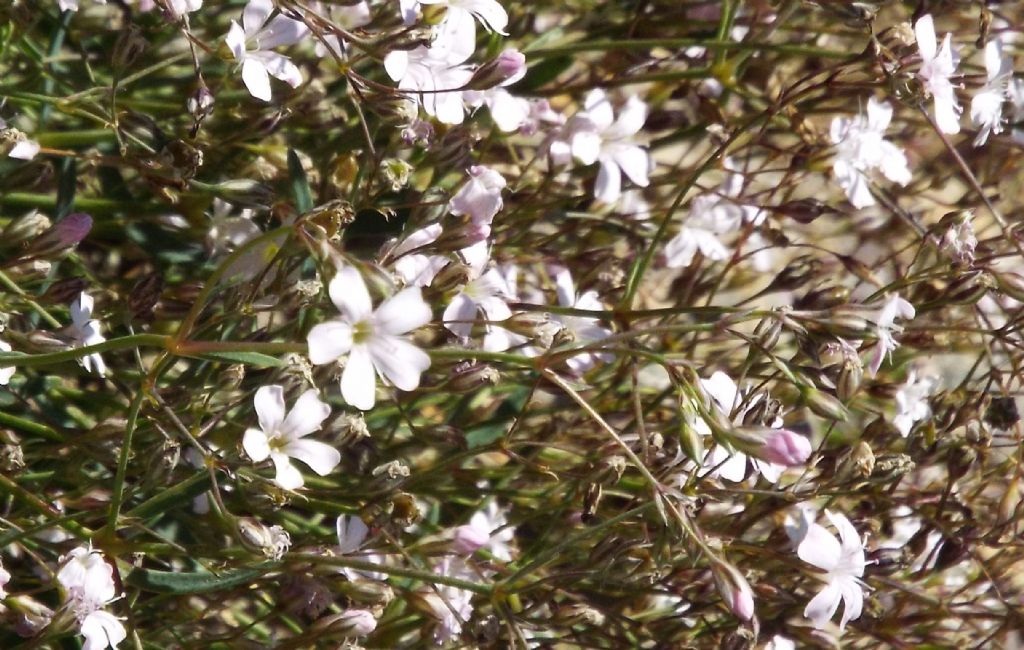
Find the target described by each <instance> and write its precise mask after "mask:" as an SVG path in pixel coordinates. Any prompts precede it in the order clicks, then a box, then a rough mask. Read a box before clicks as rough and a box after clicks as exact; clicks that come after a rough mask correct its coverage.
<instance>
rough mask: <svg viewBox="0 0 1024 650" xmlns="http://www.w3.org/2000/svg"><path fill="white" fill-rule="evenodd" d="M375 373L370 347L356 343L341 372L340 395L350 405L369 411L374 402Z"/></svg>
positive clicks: (375, 388)
mask: <svg viewBox="0 0 1024 650" xmlns="http://www.w3.org/2000/svg"><path fill="white" fill-rule="evenodd" d="M376 390H377V373H376V371H375V370H374V369H373V361H372V360H371V357H370V349H369V348H368V347H367V346H366V345H356V346H354V347H353V348H352V351H351V352H350V353H349V355H348V361H347V362H346V363H345V370H344V372H342V374H341V396H342V397H344V398H345V401H346V402H348V403H349V404H351V405H352V406H354V407H356V408H357V409H360V410H362V411H369V410H370V409H372V408H373V405H374V403H375V402H376Z"/></svg>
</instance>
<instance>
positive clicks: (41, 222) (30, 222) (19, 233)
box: [0, 210, 53, 247]
mask: <svg viewBox="0 0 1024 650" xmlns="http://www.w3.org/2000/svg"><path fill="white" fill-rule="evenodd" d="M52 225H53V224H52V222H51V221H50V219H49V217H47V216H46V215H44V214H43V213H41V212H36V211H34V210H33V211H32V212H29V213H28V214H26V215H23V216H20V217H15V218H13V219H11V221H10V223H8V224H7V226H6V227H5V228H4V229H3V232H2V233H0V234H2V239H0V245H2V246H4V247H7V246H17V245H19V244H23V243H25V242H27V241H29V240H31V239H34V238H36V237H38V236H39V235H41V234H42V233H44V232H46V230H47V229H48V228H50V226H52Z"/></svg>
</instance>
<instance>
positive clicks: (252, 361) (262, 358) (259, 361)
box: [190, 352, 284, 368]
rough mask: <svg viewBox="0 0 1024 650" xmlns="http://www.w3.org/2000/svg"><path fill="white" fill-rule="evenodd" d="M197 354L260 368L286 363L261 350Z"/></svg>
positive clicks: (214, 359) (200, 356)
mask: <svg viewBox="0 0 1024 650" xmlns="http://www.w3.org/2000/svg"><path fill="white" fill-rule="evenodd" d="M190 356H191V355H190ZM195 356H197V357H199V358H200V359H206V360H207V361H230V362H232V363H244V364H245V365H247V366H257V367H259V368H280V367H281V366H283V365H284V362H283V361H281V360H280V359H278V358H277V357H272V356H270V355H269V354H262V353H260V352H204V353H202V354H197V355H195Z"/></svg>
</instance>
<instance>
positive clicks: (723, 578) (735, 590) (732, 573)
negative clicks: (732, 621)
mask: <svg viewBox="0 0 1024 650" xmlns="http://www.w3.org/2000/svg"><path fill="white" fill-rule="evenodd" d="M711 571H712V575H713V576H714V578H715V586H716V587H718V593H719V594H720V595H721V596H722V600H724V601H725V604H726V605H727V606H728V607H729V609H730V610H731V611H732V613H733V614H734V615H735V616H736V618H739V619H740V620H743V621H749V620H750V619H752V618H753V617H754V593H753V592H752V591H751V590H750V584H749V583H748V582H747V579H746V578H744V577H743V575H742V574H741V573H740V572H739V569H737V568H736V567H734V566H732V565H731V564H727V563H725V562H722V561H717V562H715V564H714V565H712V567H711Z"/></svg>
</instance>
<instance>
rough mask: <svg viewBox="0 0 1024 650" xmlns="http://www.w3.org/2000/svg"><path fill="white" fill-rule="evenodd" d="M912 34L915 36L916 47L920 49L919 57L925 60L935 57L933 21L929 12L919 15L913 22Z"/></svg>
mask: <svg viewBox="0 0 1024 650" xmlns="http://www.w3.org/2000/svg"><path fill="white" fill-rule="evenodd" d="M914 36H915V37H916V38H917V47H918V49H920V50H921V58H922V59H925V60H926V61H927V60H929V59H934V58H935V44H936V39H935V23H934V22H933V21H932V15H931V14H925V15H923V16H921V17H920V18H919V19H918V20H917V22H916V23H914Z"/></svg>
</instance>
